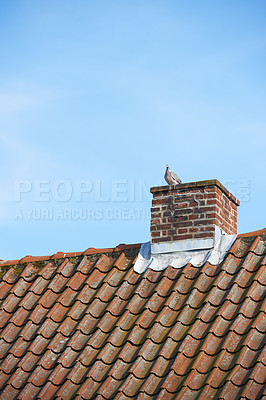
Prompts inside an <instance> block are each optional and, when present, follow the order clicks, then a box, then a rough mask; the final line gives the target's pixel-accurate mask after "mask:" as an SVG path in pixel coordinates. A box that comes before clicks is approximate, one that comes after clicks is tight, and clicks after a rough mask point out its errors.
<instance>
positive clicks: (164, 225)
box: [150, 179, 240, 253]
mask: <svg viewBox="0 0 266 400" xmlns="http://www.w3.org/2000/svg"><path fill="white" fill-rule="evenodd" d="M150 191H151V193H152V194H153V200H152V209H151V244H152V252H154V253H160V252H172V251H179V250H184V251H185V250H195V249H207V248H211V247H213V246H214V244H215V242H216V240H218V238H219V236H220V235H221V233H226V234H229V235H232V234H236V233H237V206H239V204H240V203H239V201H238V200H237V199H236V198H235V197H234V196H233V195H232V194H231V193H230V192H229V191H228V190H227V189H226V188H225V187H224V186H223V185H222V184H221V183H220V182H219V181H218V180H216V179H212V180H207V181H200V182H191V183H182V184H180V185H174V186H158V187H153V188H151V190H150Z"/></svg>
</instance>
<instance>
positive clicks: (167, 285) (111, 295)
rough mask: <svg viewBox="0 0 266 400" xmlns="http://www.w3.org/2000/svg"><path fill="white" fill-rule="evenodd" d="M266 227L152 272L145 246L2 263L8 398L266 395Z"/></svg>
mask: <svg viewBox="0 0 266 400" xmlns="http://www.w3.org/2000/svg"><path fill="white" fill-rule="evenodd" d="M265 232H266V231H264V230H262V231H259V232H257V233H252V234H249V235H240V236H239V237H238V238H237V240H236V241H235V243H234V244H233V246H232V247H231V249H230V251H229V252H228V254H227V256H226V257H225V260H224V261H223V262H222V263H221V264H220V265H211V264H209V263H205V264H204V265H203V267H202V268H195V267H193V266H191V265H190V264H188V265H186V266H185V267H184V268H181V269H175V268H172V267H168V268H167V269H166V270H164V271H161V272H156V271H152V270H149V269H148V270H147V271H146V272H145V273H144V274H143V275H138V274H136V273H135V272H134V270H133V263H134V261H135V259H136V255H137V253H138V250H139V245H137V246H135V245H133V246H130V245H120V246H118V247H116V248H115V249H114V250H113V249H88V250H86V251H85V252H83V253H81V252H79V253H57V254H55V255H53V256H50V257H46V256H45V257H31V256H27V257H24V258H23V259H22V260H15V261H9V262H4V263H1V271H2V272H1V271H0V272H1V276H2V280H1V281H0V301H1V303H0V371H1V372H0V399H1V400H7V399H8V400H9V399H16V398H18V399H22V400H28V399H30V398H31V399H42V400H43V399H47V400H50V399H54V398H58V399H64V400H68V399H69V400H70V399H74V398H75V399H83V400H84V399H96V400H106V399H109V398H110V399H111V398H115V399H121V400H125V399H132V398H138V399H143V400H147V399H154V398H156V399H161V400H168V399H169V400H172V399H177V400H179V399H180V400H184V399H201V400H203V399H204V400H205V399H207V398H217V399H218V398H219V399H220V398H221V399H230V400H232V399H233V398H239V399H240V398H243V399H244V398H247V399H260V398H261V396H262V394H263V388H264V386H265V377H266V368H265V363H266V361H265V353H264V352H263V350H264V349H263V347H264V343H265V331H266V315H265V304H266V300H265V284H266V272H265V271H266V269H265V265H266V244H265V243H266V241H265V239H266V237H265Z"/></svg>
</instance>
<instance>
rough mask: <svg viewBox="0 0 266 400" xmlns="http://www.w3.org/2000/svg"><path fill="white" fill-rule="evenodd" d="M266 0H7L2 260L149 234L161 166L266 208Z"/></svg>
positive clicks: (252, 213)
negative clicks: (153, 192)
mask: <svg viewBox="0 0 266 400" xmlns="http://www.w3.org/2000/svg"><path fill="white" fill-rule="evenodd" d="M265 22H266V2H265V1H263V0H261V1H259V0H253V1H246V0H239V1H234V0H230V1H229V0H224V1H219V2H218V1H196V0H194V1H193V0H190V1H178V0H172V1H171V0H160V1H156V0H153V1H152V0H150V1H145V0H135V1H126V0H123V1H122V0H120V1H119V0H117V1H112V0H108V1H101V0H100V1H92V0H76V1H70V0H45V1H36V0H31V1H26V0H10V1H0V43H1V47H0V48H1V53H0V57H1V62H0V166H1V180H0V232H1V241H0V258H2V259H15V258H21V257H23V256H24V255H27V254H31V255H48V254H53V253H55V252H57V251H64V252H68V251H82V250H85V249H86V248H88V247H114V246H116V245H117V244H119V243H140V242H145V241H148V240H149V209H150V205H151V197H150V194H149V188H150V187H152V186H156V185H161V184H163V174H164V170H165V164H166V163H168V164H170V166H171V168H172V170H174V171H175V172H177V173H178V175H179V176H180V177H181V179H182V180H183V181H184V182H189V181H198V180H204V179H211V178H216V179H218V180H220V181H221V182H222V183H223V184H224V185H225V186H226V187H227V188H228V189H229V190H230V191H231V192H233V193H234V194H235V195H236V197H238V198H239V200H240V201H241V206H240V207H239V211H238V231H239V233H243V232H249V231H252V230H257V229H261V228H263V227H265V226H266V218H265V214H266V213H265V198H266V189H265V149H266V112H265V111H266V79H265V70H266V23H265Z"/></svg>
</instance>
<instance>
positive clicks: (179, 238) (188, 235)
mask: <svg viewBox="0 0 266 400" xmlns="http://www.w3.org/2000/svg"><path fill="white" fill-rule="evenodd" d="M192 237H193V235H191V234H187V235H176V236H174V238H173V239H174V240H186V239H192Z"/></svg>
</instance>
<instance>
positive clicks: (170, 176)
mask: <svg viewBox="0 0 266 400" xmlns="http://www.w3.org/2000/svg"><path fill="white" fill-rule="evenodd" d="M164 179H165V180H166V182H167V183H168V185H179V183H182V181H181V179H180V178H179V176H178V175H176V174H175V173H174V172H172V171H171V170H170V167H169V165H166V171H165V174H164Z"/></svg>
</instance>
